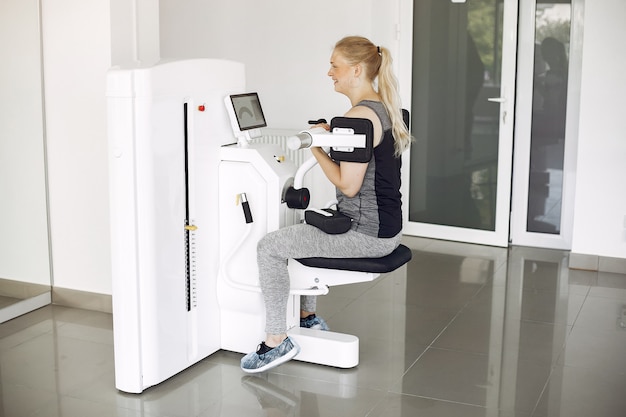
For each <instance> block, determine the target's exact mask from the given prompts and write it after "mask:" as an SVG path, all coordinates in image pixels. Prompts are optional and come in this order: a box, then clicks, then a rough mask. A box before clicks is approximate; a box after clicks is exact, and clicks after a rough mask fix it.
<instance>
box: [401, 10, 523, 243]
mask: <svg viewBox="0 0 626 417" xmlns="http://www.w3.org/2000/svg"><path fill="white" fill-rule="evenodd" d="M517 7H518V4H517V1H515V0H467V1H463V0H416V1H415V2H414V4H413V63H412V67H413V71H412V102H411V115H412V121H411V126H412V128H411V130H412V134H413V136H414V137H415V138H416V141H415V142H414V144H413V146H412V148H411V154H410V174H409V176H410V178H409V185H408V187H409V193H408V195H409V197H408V204H407V207H405V213H406V214H405V215H406V216H408V222H406V226H405V229H404V233H405V234H407V235H418V236H424V237H433V238H439V239H446V240H457V241H464V242H470V243H480V244H486V245H493V246H507V245H508V243H509V211H510V190H511V169H512V152H513V115H514V113H513V110H514V106H513V104H514V100H515V97H514V93H515V62H516V57H515V55H516V46H517V45H516V43H517Z"/></svg>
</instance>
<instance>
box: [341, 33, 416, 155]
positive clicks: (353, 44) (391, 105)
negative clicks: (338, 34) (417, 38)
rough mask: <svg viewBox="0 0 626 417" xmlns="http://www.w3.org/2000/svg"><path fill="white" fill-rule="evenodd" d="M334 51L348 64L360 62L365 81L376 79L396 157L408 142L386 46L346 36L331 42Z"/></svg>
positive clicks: (358, 37)
mask: <svg viewBox="0 0 626 417" xmlns="http://www.w3.org/2000/svg"><path fill="white" fill-rule="evenodd" d="M335 50H336V51H337V52H339V53H340V54H341V56H343V57H344V58H345V59H346V60H347V61H348V63H350V64H351V65H356V64H361V65H362V66H363V67H364V72H365V75H366V77H367V78H368V80H369V81H370V82H371V83H372V84H374V81H375V80H376V78H378V94H379V95H380V99H381V101H382V103H383V106H385V110H387V114H388V115H389V118H390V119H391V126H392V133H393V137H394V140H395V143H394V148H395V155H396V156H400V154H402V152H404V151H405V150H406V149H407V148H408V147H409V144H410V143H411V134H410V133H409V130H408V128H407V126H406V125H405V124H404V120H403V118H402V109H401V103H400V95H399V94H398V81H397V79H396V76H395V75H394V73H393V59H392V58H391V52H389V50H388V49H387V48H384V47H382V46H376V45H374V44H373V43H372V42H371V41H370V40H369V39H367V38H364V37H362V36H347V37H345V38H343V39H341V40H340V41H339V42H337V43H336V44H335Z"/></svg>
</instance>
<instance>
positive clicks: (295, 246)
mask: <svg viewBox="0 0 626 417" xmlns="http://www.w3.org/2000/svg"><path fill="white" fill-rule="evenodd" d="M401 238H402V234H401V233H399V234H398V235H396V236H394V237H392V238H376V237H372V236H368V235H364V234H363V233H359V232H355V231H353V230H349V231H348V232H347V233H343V234H339V235H329V234H326V233H324V232H322V231H321V230H319V229H318V228H316V227H314V226H311V225H308V224H296V225H293V226H289V227H284V228H282V229H278V230H276V231H274V232H271V233H268V234H267V235H266V236H265V237H263V239H261V240H260V241H259V244H258V246H257V262H258V266H259V281H260V284H261V290H262V291H263V299H264V301H265V311H266V325H265V331H266V333H268V334H282V333H285V332H286V330H287V328H286V327H287V318H286V314H287V301H288V299H289V289H290V281H289V273H288V271H287V259H291V258H296V259H297V258H312V257H322V258H379V257H381V256H385V255H388V254H389V253H391V252H393V250H394V249H395V248H396V247H398V245H399V244H400V239H401ZM300 303H301V309H302V310H305V311H311V312H314V311H315V308H316V297H314V296H302V297H301V302H300Z"/></svg>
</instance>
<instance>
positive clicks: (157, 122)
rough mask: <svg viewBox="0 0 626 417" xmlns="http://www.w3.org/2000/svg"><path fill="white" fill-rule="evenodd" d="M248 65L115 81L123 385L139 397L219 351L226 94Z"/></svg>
mask: <svg viewBox="0 0 626 417" xmlns="http://www.w3.org/2000/svg"><path fill="white" fill-rule="evenodd" d="M244 80H245V73H244V66H243V65H242V64H240V63H236V62H231V61H223V60H209V59H199V60H188V61H176V62H169V63H163V64H160V65H156V66H153V67H149V68H133V69H121V68H114V69H111V70H110V71H109V73H108V74H107V113H108V115H107V117H108V129H109V130H108V137H109V148H110V188H111V193H110V195H111V241H112V244H111V250H112V286H113V324H114V332H115V337H114V348H115V381H116V386H117V388H118V389H120V390H122V391H126V392H131V393H138V392H141V391H143V390H144V389H145V388H147V387H150V386H152V385H155V384H158V383H160V382H162V381H163V380H165V379H167V378H169V377H171V376H172V375H174V374H176V373H178V372H180V371H181V370H183V369H185V368H187V367H189V366H191V365H192V364H194V363H196V362H198V361H199V360H201V359H203V358H205V357H206V356H208V355H210V354H211V353H213V352H215V351H216V350H218V349H220V347H221V346H220V337H219V334H220V332H221V329H220V327H221V320H220V309H219V305H218V301H217V294H216V290H215V277H216V276H217V273H218V269H219V255H218V251H217V250H216V248H217V245H218V234H217V230H218V227H219V222H218V204H217V199H218V193H219V191H218V183H217V177H218V166H219V152H218V149H219V147H220V146H222V145H224V144H227V143H230V142H232V141H233V137H232V131H231V127H230V125H229V122H228V120H229V119H228V115H227V114H226V108H225V107H224V101H223V98H224V97H225V96H227V95H228V94H230V93H233V92H237V91H242V90H243V89H244V88H245V81H244Z"/></svg>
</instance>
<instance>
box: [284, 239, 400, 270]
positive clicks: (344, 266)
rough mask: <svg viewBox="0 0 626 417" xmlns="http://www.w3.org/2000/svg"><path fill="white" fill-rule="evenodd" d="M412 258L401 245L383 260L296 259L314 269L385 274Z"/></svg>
mask: <svg viewBox="0 0 626 417" xmlns="http://www.w3.org/2000/svg"><path fill="white" fill-rule="evenodd" d="M411 257H412V254H411V249H409V248H407V247H406V246H404V245H400V246H398V247H397V248H396V249H395V250H394V251H393V252H391V253H390V254H389V255H387V256H383V257H382V258H302V259H296V261H298V262H300V263H301V264H302V265H305V266H310V267H313V268H325V269H339V270H342V271H358V272H374V273H379V274H383V273H385V272H391V271H393V270H395V269H398V268H399V267H401V266H402V265H404V264H405V263H407V262H409V261H410V260H411Z"/></svg>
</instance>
